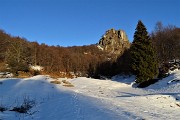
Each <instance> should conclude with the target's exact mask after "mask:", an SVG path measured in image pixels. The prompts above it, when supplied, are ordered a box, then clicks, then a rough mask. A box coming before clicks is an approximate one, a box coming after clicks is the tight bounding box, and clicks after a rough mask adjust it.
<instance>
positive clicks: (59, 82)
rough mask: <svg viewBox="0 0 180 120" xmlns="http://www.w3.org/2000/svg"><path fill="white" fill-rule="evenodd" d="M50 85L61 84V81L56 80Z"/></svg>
mask: <svg viewBox="0 0 180 120" xmlns="http://www.w3.org/2000/svg"><path fill="white" fill-rule="evenodd" d="M50 83H53V84H61V81H58V80H54V81H51V82H50Z"/></svg>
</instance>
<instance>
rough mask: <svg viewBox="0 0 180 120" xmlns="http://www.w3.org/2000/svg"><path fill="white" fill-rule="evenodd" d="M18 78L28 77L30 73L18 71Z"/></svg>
mask: <svg viewBox="0 0 180 120" xmlns="http://www.w3.org/2000/svg"><path fill="white" fill-rule="evenodd" d="M17 77H18V78H29V77H32V75H31V74H30V73H29V72H23V71H18V76H17Z"/></svg>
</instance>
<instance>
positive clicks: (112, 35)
mask: <svg viewBox="0 0 180 120" xmlns="http://www.w3.org/2000/svg"><path fill="white" fill-rule="evenodd" d="M129 47H130V42H129V40H128V38H127V35H126V33H125V32H124V31H123V30H115V29H110V30H108V31H106V33H105V34H104V35H103V36H102V38H101V39H100V40H99V44H98V48H99V49H101V50H103V51H106V52H109V53H112V54H118V55H119V54H122V53H123V52H124V50H125V49H127V48H129Z"/></svg>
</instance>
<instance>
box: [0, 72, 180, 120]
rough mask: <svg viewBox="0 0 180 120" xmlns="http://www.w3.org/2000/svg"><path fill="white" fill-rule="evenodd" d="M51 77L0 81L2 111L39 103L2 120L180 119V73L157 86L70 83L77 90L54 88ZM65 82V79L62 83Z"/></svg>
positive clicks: (121, 81) (121, 79)
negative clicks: (4, 107)
mask: <svg viewBox="0 0 180 120" xmlns="http://www.w3.org/2000/svg"><path fill="white" fill-rule="evenodd" d="M52 80H53V79H52V78H50V77H49V76H35V77H32V78H26V79H9V78H8V79H0V83H1V84H0V107H1V106H6V107H7V108H9V109H10V108H12V107H14V106H17V105H19V104H21V103H22V101H23V99H24V98H27V97H28V98H29V99H31V100H34V101H35V102H36V104H35V106H33V108H32V109H31V110H30V111H29V112H28V113H29V114H22V113H16V112H12V111H4V112H0V120H19V119H25V120H31V119H35V120H132V119H137V120H142V119H147V120H154V119H158V120H169V119H173V120H176V119H179V118H180V71H174V72H172V73H171V75H170V76H169V77H167V78H165V79H163V80H161V81H159V82H157V83H156V84H154V85H151V86H149V87H147V88H143V89H139V88H135V87H132V86H133V85H132V82H133V81H134V77H133V76H128V77H126V76H116V77H114V78H112V80H97V79H91V78H84V77H80V78H75V79H68V80H67V81H69V82H71V83H72V84H73V85H74V87H64V86H63V85H62V84H60V85H59V84H57V85H55V84H51V83H50V81H52ZM59 80H62V79H59Z"/></svg>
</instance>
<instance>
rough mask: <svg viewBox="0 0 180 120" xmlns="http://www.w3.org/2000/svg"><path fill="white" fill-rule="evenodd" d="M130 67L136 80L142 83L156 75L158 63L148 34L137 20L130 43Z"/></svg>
mask: <svg viewBox="0 0 180 120" xmlns="http://www.w3.org/2000/svg"><path fill="white" fill-rule="evenodd" d="M130 50H131V61H132V64H131V67H132V70H133V72H134V74H135V75H136V82H137V83H142V82H144V81H148V80H150V79H153V78H154V77H155V76H157V73H158V72H157V71H158V63H157V59H156V53H155V50H154V48H153V46H152V43H151V39H150V37H149V36H148V32H147V30H146V27H145V26H144V24H143V23H142V22H141V21H138V24H137V27H136V31H135V33H134V41H133V43H132V45H131V48H130Z"/></svg>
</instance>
